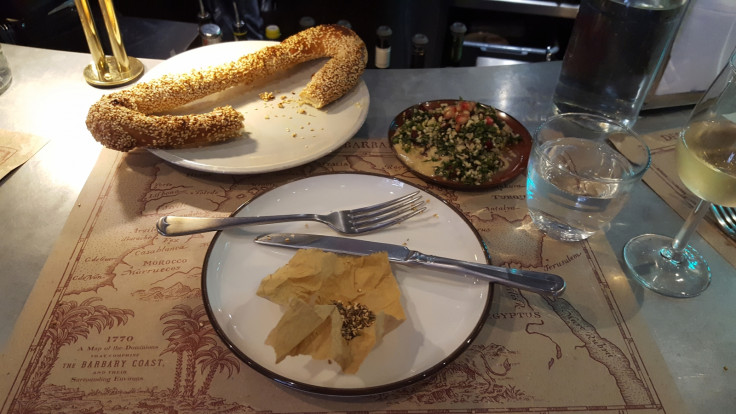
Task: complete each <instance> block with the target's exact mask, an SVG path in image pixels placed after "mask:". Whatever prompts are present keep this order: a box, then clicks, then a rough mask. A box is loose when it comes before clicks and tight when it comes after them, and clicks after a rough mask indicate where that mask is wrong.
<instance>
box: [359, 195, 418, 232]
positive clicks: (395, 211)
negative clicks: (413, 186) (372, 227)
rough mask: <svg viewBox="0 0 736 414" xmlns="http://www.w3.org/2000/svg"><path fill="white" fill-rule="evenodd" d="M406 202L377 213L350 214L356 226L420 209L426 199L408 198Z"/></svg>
mask: <svg viewBox="0 0 736 414" xmlns="http://www.w3.org/2000/svg"><path fill="white" fill-rule="evenodd" d="M405 203H407V204H404V203H402V204H397V205H395V206H392V207H391V208H386V209H383V210H379V211H376V212H375V213H363V214H359V215H354V214H350V220H351V221H352V222H353V224H355V225H356V226H357V225H361V224H371V223H375V222H379V221H386V220H390V219H392V218H394V217H397V216H400V215H402V214H404V213H406V212H408V211H416V210H418V209H419V208H420V207H422V205H423V204H424V201H423V200H416V201H413V202H409V200H407V201H406V202H405ZM424 210H426V208H422V211H424Z"/></svg>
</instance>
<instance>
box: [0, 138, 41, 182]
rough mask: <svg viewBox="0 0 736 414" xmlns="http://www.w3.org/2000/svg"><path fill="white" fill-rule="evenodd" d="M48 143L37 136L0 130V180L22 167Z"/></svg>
mask: <svg viewBox="0 0 736 414" xmlns="http://www.w3.org/2000/svg"><path fill="white" fill-rule="evenodd" d="M48 142H49V140H48V139H46V138H41V137H39V136H37V135H31V134H25V133H22V132H14V131H7V130H4V129H0V179H2V178H3V177H5V176H6V175H8V173H10V172H11V171H13V170H14V169H16V168H18V167H19V166H21V165H23V163H25V162H26V161H28V160H29V159H30V158H31V157H32V156H33V155H34V154H36V153H37V152H38V151H39V150H40V149H41V148H43V146H44V145H46V144H47V143H48Z"/></svg>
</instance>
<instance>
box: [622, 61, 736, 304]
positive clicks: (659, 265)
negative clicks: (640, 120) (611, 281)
mask: <svg viewBox="0 0 736 414" xmlns="http://www.w3.org/2000/svg"><path fill="white" fill-rule="evenodd" d="M676 159H677V173H678V175H679V176H680V179H681V180H682V182H683V183H684V184H685V186H686V187H687V188H688V189H690V191H692V192H693V193H694V194H695V195H697V196H698V197H699V198H700V201H699V202H698V204H697V206H696V207H695V209H694V210H693V211H692V212H691V213H690V215H689V216H688V218H687V219H686V220H685V223H684V224H683V226H682V228H681V229H680V231H679V232H678V233H677V235H676V236H675V237H674V238H670V237H665V236H660V235H656V234H644V235H641V236H637V237H634V238H633V239H631V240H629V242H628V243H626V246H624V252H623V253H624V261H625V262H626V265H627V267H628V268H629V270H630V271H631V273H632V275H633V277H634V279H635V280H636V281H638V282H639V283H641V284H642V285H644V286H646V287H647V288H649V289H651V290H653V291H655V292H657V293H660V294H663V295H666V296H671V297H678V298H687V297H693V296H697V295H699V294H700V293H702V292H703V291H704V290H705V289H706V288H707V287H708V285H709V284H710V280H711V273H710V268H709V267H708V263H707V262H706V260H705V259H704V258H703V256H702V255H701V254H700V253H698V251H697V250H695V249H694V248H693V247H692V246H689V245H688V240H689V238H690V236H691V235H692V234H693V232H694V231H695V229H696V228H697V226H698V224H699V223H700V221H701V220H702V218H703V217H704V216H705V214H706V213H707V211H708V210H709V209H710V206H711V204H712V203H715V204H720V205H724V206H731V207H736V53H734V54H732V55H731V58H730V59H729V62H728V64H727V65H726V67H725V68H724V69H723V70H722V71H721V73H720V74H719V75H718V76H717V77H716V79H715V81H714V82H713V83H712V84H711V85H710V87H709V88H708V90H707V91H706V92H705V94H704V95H703V97H702V98H701V99H700V101H699V102H698V103H697V104H696V105H695V108H694V109H693V112H692V113H691V115H690V119H689V120H688V122H687V124H686V126H685V128H684V129H683V130H682V131H681V132H680V137H679V139H678V142H677V148H676Z"/></svg>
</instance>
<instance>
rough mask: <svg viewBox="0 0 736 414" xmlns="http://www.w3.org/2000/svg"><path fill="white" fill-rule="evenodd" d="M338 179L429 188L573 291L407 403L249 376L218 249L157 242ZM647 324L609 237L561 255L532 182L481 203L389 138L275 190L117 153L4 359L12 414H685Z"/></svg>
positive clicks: (519, 261) (488, 338) (492, 317)
mask: <svg viewBox="0 0 736 414" xmlns="http://www.w3.org/2000/svg"><path fill="white" fill-rule="evenodd" d="M340 171H348V172H370V173H377V174H383V175H389V176H396V177H398V178H400V179H403V180H406V181H409V182H412V183H413V184H415V185H417V186H419V187H422V188H426V189H427V191H430V192H433V193H434V194H437V195H438V196H441V197H442V198H444V199H446V200H448V202H450V203H452V204H453V205H454V206H455V207H457V208H458V209H459V210H460V211H461V212H462V213H463V214H464V215H465V216H466V217H467V218H468V219H469V220H470V221H471V223H472V224H473V225H474V226H475V227H476V228H477V229H478V230H479V232H480V233H481V235H482V236H483V238H484V240H485V241H486V242H487V244H488V247H489V250H490V253H491V256H492V258H493V259H492V260H493V262H494V264H496V265H501V266H510V267H519V268H525V269H536V270H544V271H548V272H554V273H557V274H560V275H562V276H563V277H565V279H566V281H567V283H568V289H567V291H566V292H565V294H564V295H563V296H562V297H560V298H558V299H557V300H550V299H547V298H544V297H541V296H539V295H536V294H531V293H528V292H523V291H519V290H517V289H513V288H506V287H500V286H497V288H496V289H495V290H494V298H493V301H492V308H491V311H490V314H489V315H488V319H487V322H486V323H485V326H484V327H483V329H482V331H481V333H480V335H479V336H478V337H477V338H476V340H475V341H474V342H473V343H472V344H471V345H470V346H469V348H468V349H467V350H466V351H465V352H464V353H463V354H462V355H461V356H460V357H459V358H458V359H456V360H455V361H454V362H452V363H451V364H449V365H448V366H447V367H445V368H444V369H442V370H440V371H439V372H438V373H437V374H436V375H434V376H432V377H430V378H428V379H427V380H425V381H423V382H420V383H417V384H414V385H412V386H410V387H407V388H403V389H398V390H395V391H392V392H388V393H385V394H381V395H375V396H369V397H356V398H334V397H326V396H320V395H313V394H307V393H304V392H300V391H296V390H292V389H290V388H287V387H285V386H282V385H279V384H277V383H275V382H272V381H271V380H269V379H267V378H266V377H264V376H262V375H260V374H259V373H257V372H256V371H254V370H252V369H251V368H249V367H248V366H247V365H246V364H244V363H242V362H240V361H239V360H238V359H236V358H235V356H234V355H233V354H232V353H230V352H229V351H228V350H227V349H226V348H225V346H224V345H223V343H222V342H221V341H220V340H219V338H218V337H217V336H216V334H215V332H214V331H213V329H212V326H211V325H210V323H209V321H208V319H207V315H206V312H205V309H204V305H203V302H202V292H201V288H200V286H201V285H200V275H201V271H202V265H203V260H204V257H205V254H206V250H207V247H208V244H209V243H210V241H211V239H212V237H213V235H212V233H208V234H200V235H192V236H188V237H177V238H165V237H162V236H159V235H158V233H157V232H156V230H155V228H154V225H155V222H156V220H157V219H158V218H159V217H160V216H162V215H167V214H171V213H172V212H176V214H177V215H202V216H225V215H229V214H230V212H232V211H234V210H235V209H237V208H238V207H239V206H240V205H241V204H242V203H244V202H247V201H248V200H250V199H251V198H252V197H253V196H255V195H257V194H259V193H261V192H263V191H267V190H269V189H272V188H274V187H276V186H279V185H282V184H284V183H285V182H288V181H290V180H294V179H298V178H302V177H305V176H310V175H314V174H322V173H330V172H340ZM438 242H441V241H438ZM638 310H639V308H638V305H637V302H636V300H635V298H634V295H633V294H632V291H631V287H630V285H629V282H628V279H627V278H626V276H625V275H624V274H623V272H622V270H621V267H620V265H619V263H618V262H617V260H616V256H615V254H614V253H613V252H612V249H611V248H610V246H609V245H608V244H607V241H606V239H605V237H604V236H595V237H593V238H591V239H589V240H587V241H584V242H579V243H562V242H558V241H555V240H552V239H548V238H546V237H544V236H543V235H542V234H541V233H540V232H539V231H537V230H536V229H535V228H534V227H533V226H532V223H531V220H530V218H529V215H528V212H527V209H526V205H525V179H524V177H523V176H522V177H518V178H517V179H516V180H515V181H513V182H511V183H510V184H508V185H507V186H505V187H503V188H497V189H493V190H489V191H482V192H459V191H454V190H447V189H441V188H437V187H433V186H427V185H426V184H424V183H423V182H422V181H420V180H418V179H417V178H416V177H414V176H413V175H412V174H411V173H409V172H407V170H406V169H405V168H404V167H403V166H402V165H401V164H400V163H399V161H398V160H397V159H396V158H395V156H394V155H393V153H392V151H391V149H390V148H389V146H388V145H387V143H386V142H385V141H384V140H378V139H356V138H354V139H352V140H350V141H348V142H347V143H346V144H345V145H344V146H343V147H342V148H341V149H340V150H338V151H337V152H335V153H333V154H331V155H329V156H327V157H325V158H323V159H321V160H318V161H315V162H313V163H310V164H308V165H305V166H303V167H298V168H294V169H291V170H287V171H283V172H280V173H274V174H267V175H260V176H227V175H210V174H204V173H198V172H194V171H189V170H185V169H181V168H178V167H175V166H172V165H170V164H167V163H166V162H163V161H162V160H160V159H158V158H156V157H154V156H152V155H151V154H149V153H148V152H146V151H135V152H131V153H128V154H121V153H117V152H113V151H109V150H103V151H102V153H101V156H100V159H99V161H98V163H97V165H96V166H95V168H94V170H93V172H92V174H91V175H90V178H89V180H88V182H87V184H86V185H85V187H84V188H83V190H82V193H81V194H80V197H79V200H78V202H77V204H76V207H75V209H74V211H73V212H72V213H71V215H70V216H69V219H68V221H67V223H66V225H65V228H64V230H63V233H62V236H61V237H60V239H59V240H58V242H57V244H56V247H55V249H54V251H53V253H52V255H51V256H50V257H49V259H48V262H47V264H46V266H45V268H44V270H43V272H42V274H41V275H40V277H39V280H38V282H37V284H36V286H35V287H34V290H33V292H32V294H31V296H30V298H29V300H28V302H27V303H26V307H25V309H24V311H23V312H22V314H21V317H20V318H19V320H18V322H17V324H16V331H15V332H14V334H13V336H12V338H11V340H10V343H9V344H8V346H7V348H6V349H5V351H4V353H3V354H2V356H1V358H0V367H1V368H0V370H1V371H2V376H1V377H0V392H1V394H0V395H1V396H2V397H1V398H2V399H1V400H0V401H1V402H0V412H2V413H8V412H11V413H26V412H42V413H46V412H48V413H51V412H53V413H88V412H94V413H126V414H134V413H144V412H145V413H174V412H176V413H249V412H268V413H294V412H300V413H325V412H354V413H358V412H360V413H455V412H457V413H471V412H472V413H511V412H519V411H523V412H560V413H564V412H581V411H584V412H617V413H620V412H628V413H677V412H680V411H681V410H683V409H684V408H683V404H682V403H681V401H680V398H679V396H678V394H677V391H676V387H675V385H674V383H673V381H672V377H671V375H670V373H669V372H668V371H667V368H666V366H665V365H664V362H663V360H662V357H661V355H660V354H659V351H658V350H657V348H656V345H654V342H653V341H652V339H651V337H650V334H649V332H648V330H647V327H646V326H645V324H644V323H643V321H642V320H641V318H640V317H639V314H638ZM389 335H390V334H389Z"/></svg>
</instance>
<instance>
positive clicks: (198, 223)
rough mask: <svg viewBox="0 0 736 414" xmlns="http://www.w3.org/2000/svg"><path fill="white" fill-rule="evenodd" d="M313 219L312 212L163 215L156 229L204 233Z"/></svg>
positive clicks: (180, 233)
mask: <svg viewBox="0 0 736 414" xmlns="http://www.w3.org/2000/svg"><path fill="white" fill-rule="evenodd" d="M304 220H314V215H312V214H288V215H279V216H256V217H218V218H213V217H178V216H164V217H161V218H160V219H158V221H157V222H156V230H158V232H159V233H160V234H161V235H163V236H185V235H187V234H196V233H205V232H208V231H215V230H222V229H226V228H229V227H235V226H242V225H246V224H269V223H283V222H287V221H304Z"/></svg>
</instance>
